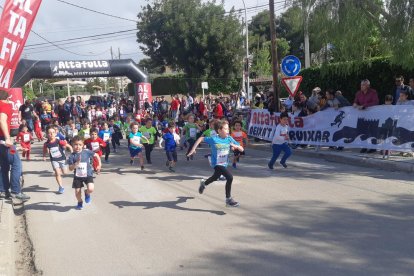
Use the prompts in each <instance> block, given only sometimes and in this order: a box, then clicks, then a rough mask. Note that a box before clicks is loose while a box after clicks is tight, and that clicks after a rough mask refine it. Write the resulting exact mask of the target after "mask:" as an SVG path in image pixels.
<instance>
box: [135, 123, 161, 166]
mask: <svg viewBox="0 0 414 276" xmlns="http://www.w3.org/2000/svg"><path fill="white" fill-rule="evenodd" d="M139 132H141V133H142V135H143V136H144V137H145V138H147V139H148V142H146V141H143V142H142V144H144V148H145V158H146V159H147V163H148V164H152V161H151V152H152V151H153V149H154V143H155V137H156V135H157V134H158V132H157V130H156V129H155V127H153V126H152V119H151V118H147V120H146V121H145V125H144V126H142V127H140V128H139Z"/></svg>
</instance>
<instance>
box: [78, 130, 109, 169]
mask: <svg viewBox="0 0 414 276" xmlns="http://www.w3.org/2000/svg"><path fill="white" fill-rule="evenodd" d="M90 133H91V138H89V139H86V140H85V141H84V144H85V146H86V148H87V149H89V150H90V151H93V152H94V153H96V154H98V156H99V160H100V159H101V156H102V148H105V147H108V144H106V143H105V142H104V141H103V140H102V139H101V138H99V137H98V130H97V129H96V128H93V129H91V131H90ZM98 165H99V161H98V158H95V157H94V158H93V160H92V167H93V170H94V171H95V172H96V173H99V169H98Z"/></svg>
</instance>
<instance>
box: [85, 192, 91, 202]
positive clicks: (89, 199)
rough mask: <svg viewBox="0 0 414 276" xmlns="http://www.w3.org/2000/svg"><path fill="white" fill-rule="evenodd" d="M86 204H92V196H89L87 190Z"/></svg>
mask: <svg viewBox="0 0 414 276" xmlns="http://www.w3.org/2000/svg"><path fill="white" fill-rule="evenodd" d="M85 202H86V203H90V202H91V195H90V194H87V193H86V190H85Z"/></svg>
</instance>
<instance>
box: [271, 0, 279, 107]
mask: <svg viewBox="0 0 414 276" xmlns="http://www.w3.org/2000/svg"><path fill="white" fill-rule="evenodd" d="M269 12H270V35H271V40H272V71H273V93H274V104H275V111H276V112H279V95H280V91H279V80H278V75H279V61H278V58H277V42H276V26H275V1H274V0H269Z"/></svg>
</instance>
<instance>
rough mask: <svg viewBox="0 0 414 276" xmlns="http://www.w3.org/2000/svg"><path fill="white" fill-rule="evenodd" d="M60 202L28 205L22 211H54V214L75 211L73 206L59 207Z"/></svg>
mask: <svg viewBox="0 0 414 276" xmlns="http://www.w3.org/2000/svg"><path fill="white" fill-rule="evenodd" d="M59 204H60V202H36V203H29V204H27V203H26V204H25V205H24V209H25V210H26V211H27V210H36V211H56V212H60V213H63V212H68V211H70V210H73V209H76V206H75V205H71V206H60V205H59Z"/></svg>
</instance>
